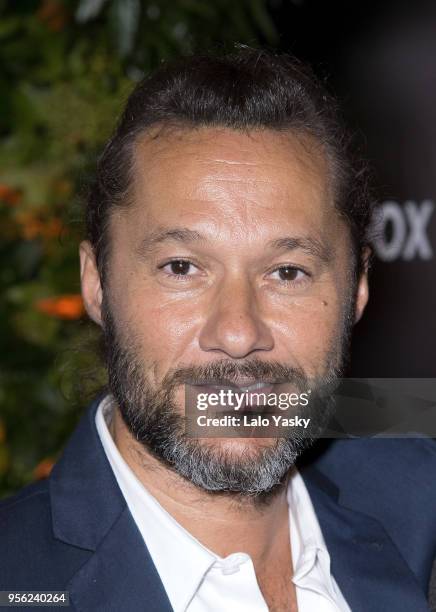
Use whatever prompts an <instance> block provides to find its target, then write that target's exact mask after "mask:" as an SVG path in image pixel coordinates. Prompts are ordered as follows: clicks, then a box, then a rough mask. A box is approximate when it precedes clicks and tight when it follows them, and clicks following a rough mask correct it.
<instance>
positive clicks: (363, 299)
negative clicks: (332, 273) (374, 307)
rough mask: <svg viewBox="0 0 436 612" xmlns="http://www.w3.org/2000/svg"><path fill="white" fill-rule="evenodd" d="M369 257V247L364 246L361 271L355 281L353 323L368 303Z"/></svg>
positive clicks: (360, 316) (358, 319)
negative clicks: (357, 279)
mask: <svg viewBox="0 0 436 612" xmlns="http://www.w3.org/2000/svg"><path fill="white" fill-rule="evenodd" d="M370 257H371V249H370V248H369V247H365V249H364V251H363V254H362V272H361V273H360V277H359V281H358V283H357V295H356V310H355V313H354V323H357V322H358V321H360V319H361V318H362V315H363V313H364V310H365V307H366V305H367V303H368V298H369V287H368V269H369V260H370Z"/></svg>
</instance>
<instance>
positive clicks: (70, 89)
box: [0, 0, 436, 496]
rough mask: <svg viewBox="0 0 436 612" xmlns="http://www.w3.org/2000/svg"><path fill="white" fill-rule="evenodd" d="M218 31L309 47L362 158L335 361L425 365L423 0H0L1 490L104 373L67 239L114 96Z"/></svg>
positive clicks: (428, 260)
mask: <svg viewBox="0 0 436 612" xmlns="http://www.w3.org/2000/svg"><path fill="white" fill-rule="evenodd" d="M235 41H237V42H242V43H246V44H250V45H252V46H258V45H267V46H268V47H269V48H276V49H279V50H282V51H290V52H293V53H295V54H296V55H297V56H298V57H300V58H301V59H304V60H307V61H309V62H310V63H311V64H312V66H313V68H314V70H315V72H316V73H317V74H318V75H319V76H320V77H321V78H323V79H324V78H326V79H327V82H328V85H329V88H330V89H331V90H332V91H333V92H334V93H335V94H336V95H337V96H338V97H339V99H340V101H341V105H342V107H343V110H344V114H345V116H346V118H347V121H348V123H349V124H350V125H351V126H352V127H353V129H354V130H355V131H356V132H357V133H358V134H360V136H361V141H362V147H363V152H364V155H365V157H367V158H368V159H369V160H370V162H371V163H372V165H373V167H374V171H375V179H376V180H375V184H376V194H377V199H378V200H379V207H378V209H379V220H378V239H377V240H376V242H375V244H374V247H375V251H376V255H377V256H376V260H375V262H374V268H373V271H372V274H371V279H370V290H371V296H370V302H369V305H368V308H367V311H366V313H365V315H364V317H363V319H362V321H361V322H360V323H359V324H358V325H357V327H356V330H355V337H354V341H353V358H352V372H351V374H352V375H353V376H356V377H385V378H386V377H432V376H435V375H436V359H435V357H436V349H435V338H436V333H435V332H436V318H435V307H436V290H435V277H436V274H435V273H436V265H435V260H434V248H435V244H436V221H435V214H434V210H433V209H434V201H435V199H436V193H435V192H436V176H435V175H436V172H435V170H436V127H435V126H436V122H435V119H434V113H435V109H436V6H435V3H434V2H426V1H424V0H415V1H414V2H402V1H401V0H397V1H392V2H389V1H387V0H385V1H383V0H379V1H378V2H375V1H373V2H369V1H366V2H362V1H361V2H358V1H354V2H335V1H326V0H318V1H315V0H311V1H309V0H294V1H293V2H291V0H281V1H280V0H271V1H270V2H267V1H264V0H240V1H239V2H234V0H233V1H230V0H214V1H213V2H211V3H204V2H196V1H194V0H190V1H188V0H171V1H169V0H168V1H165V0H159V1H142V2H140V0H106V1H104V0H80V1H78V0H23V1H22V2H7V1H5V0H0V287H1V292H0V343H1V345H0V355H1V357H0V496H1V495H6V494H8V493H11V492H13V491H14V490H16V489H17V488H19V487H21V486H22V485H23V484H25V483H27V482H29V481H31V480H33V479H35V478H41V477H44V476H46V475H47V474H48V473H49V471H50V469H51V466H52V464H53V462H54V461H55V460H56V458H57V456H58V454H59V452H60V450H61V448H62V445H63V443H64V441H65V439H66V438H67V437H68V436H69V434H70V432H71V430H72V428H73V427H74V424H75V423H76V422H77V419H78V418H79V416H80V414H81V412H82V411H83V409H84V407H85V406H86V402H87V400H88V398H89V396H90V395H92V389H93V388H94V387H97V386H98V384H100V383H102V382H104V371H103V370H102V368H101V367H100V366H99V365H98V362H97V361H96V358H95V354H94V352H93V344H95V342H96V340H97V334H96V330H95V329H94V328H93V327H92V326H91V325H90V324H89V323H88V322H87V320H86V317H85V316H84V310H83V304H82V302H81V299H80V285H79V268H78V256H77V246H78V242H79V240H80V238H81V236H82V231H83V227H82V224H81V217H82V213H81V211H82V200H83V197H82V196H83V193H84V189H85V188H86V184H87V181H88V180H89V177H90V176H91V175H92V171H93V167H94V163H95V159H96V156H97V155H98V153H99V151H100V150H101V147H102V145H103V143H104V141H105V139H106V138H107V137H108V135H109V133H110V130H111V129H112V127H113V124H114V120H115V118H116V117H117V115H118V113H119V112H120V109H121V108H122V105H123V102H124V100H125V99H126V96H127V95H128V93H129V91H130V90H131V88H132V87H133V85H134V83H135V82H136V81H137V80H138V79H139V78H140V77H141V76H142V75H143V74H144V73H145V72H147V71H148V70H150V69H151V68H153V67H155V66H156V65H157V64H158V62H159V61H160V59H162V58H168V57H174V56H177V55H180V54H182V53H188V52H190V51H191V50H193V49H197V50H198V49H200V50H201V49H209V48H211V47H212V46H217V45H218V46H219V45H222V44H225V45H227V46H230V45H231V43H232V42H235Z"/></svg>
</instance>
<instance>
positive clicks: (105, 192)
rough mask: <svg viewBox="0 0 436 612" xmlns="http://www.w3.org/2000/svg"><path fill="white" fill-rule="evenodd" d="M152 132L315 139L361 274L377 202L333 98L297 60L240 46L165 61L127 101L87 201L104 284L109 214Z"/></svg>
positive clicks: (122, 198) (124, 193)
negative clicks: (220, 131) (269, 133)
mask: <svg viewBox="0 0 436 612" xmlns="http://www.w3.org/2000/svg"><path fill="white" fill-rule="evenodd" d="M152 126H162V127H164V128H165V127H173V126H174V127H181V128H185V129H189V128H191V129H195V128H198V127H208V126H209V127H222V128H229V129H232V130H239V131H248V132H250V131H255V130H265V129H267V130H275V131H280V132H286V131H289V132H291V133H293V134H295V135H297V136H298V135H300V136H309V137H311V138H312V139H314V140H315V141H316V142H317V143H318V144H319V145H320V146H321V150H323V152H324V153H325V156H326V160H327V162H328V168H329V173H330V176H329V178H330V180H331V185H332V186H333V194H334V204H335V206H336V209H337V211H338V212H339V214H340V215H341V216H342V217H343V218H344V220H345V221H346V222H347V224H348V227H349V229H350V235H351V239H352V245H353V261H354V264H355V265H354V266H353V271H354V273H355V275H356V277H357V275H358V274H359V273H360V271H361V269H362V265H364V262H363V253H364V252H365V247H367V246H368V245H369V236H368V228H369V224H370V219H371V208H372V204H371V198H370V196H369V190H368V181H367V172H366V168H365V165H364V164H363V163H362V162H357V161H356V160H355V159H354V157H353V155H352V154H351V148H350V138H349V135H348V133H347V131H346V130H345V128H344V127H343V124H342V122H341V120H340V116H339V113H338V109H337V104H336V102H335V100H334V98H332V96H330V94H329V93H328V92H327V90H326V89H325V87H324V85H323V84H322V83H321V82H320V81H319V80H318V79H317V78H316V77H315V76H314V74H313V73H312V71H311V69H310V68H309V67H308V66H306V65H305V64H303V63H302V62H300V61H299V60H298V59H296V58H295V57H293V56H291V55H288V54H275V53H272V52H270V51H265V50H259V49H251V48H248V47H242V46H240V47H238V48H236V50H235V51H234V52H232V53H228V54H227V55H222V56H218V55H192V56H188V57H183V58H180V59H178V60H176V61H172V62H167V63H162V65H161V66H160V67H159V68H158V69H157V70H156V71H155V72H153V73H152V74H150V75H149V76H147V77H145V78H144V79H143V80H142V81H141V82H139V83H138V84H137V86H136V87H135V89H134V90H133V92H132V93H131V95H130V97H129V98H128V100H127V104H126V107H125V109H124V112H123V114H122V115H121V118H120V120H119V122H118V125H117V127H116V129H115V132H114V134H113V135H112V137H111V138H110V140H109V142H108V143H107V145H106V147H105V148H104V150H103V153H102V155H101V156H100V158H99V160H98V164H97V171H96V176H95V180H94V182H93V183H92V185H91V187H90V190H89V193H88V198H87V207H86V228H87V238H88V240H89V241H90V242H91V244H92V246H93V249H94V253H95V256H96V261H97V267H98V270H99V273H100V277H101V281H102V283H103V284H104V280H105V275H106V272H107V270H106V267H107V260H108V255H109V253H110V241H109V237H108V223H109V220H110V216H111V212H112V211H113V209H114V207H123V206H124V207H125V206H128V205H129V197H128V193H129V187H130V186H131V183H132V166H133V155H134V150H135V145H136V143H137V141H138V139H139V137H140V136H142V135H144V134H145V133H146V132H147V130H150V128H152ZM356 277H355V278H356Z"/></svg>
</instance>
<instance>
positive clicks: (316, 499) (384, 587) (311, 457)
mask: <svg viewBox="0 0 436 612" xmlns="http://www.w3.org/2000/svg"><path fill="white" fill-rule="evenodd" d="M99 399H100V398H98V399H97V400H96V401H95V402H94V403H93V404H92V405H91V406H90V408H89V409H88V410H87V412H86V413H85V415H84V416H83V418H82V420H81V421H80V423H79V425H78V427H77V429H76V430H75V432H74V433H73V435H72V437H71V439H70V441H69V442H68V444H67V446H66V448H65V450H64V453H63V455H62V457H61V459H60V460H59V461H58V463H57V464H56V466H55V467H54V469H53V471H52V473H51V475H50V477H49V478H48V479H47V480H44V481H40V482H38V483H35V484H32V485H30V486H28V487H26V488H24V489H23V490H22V491H21V492H19V493H18V494H17V495H16V496H14V497H12V498H10V499H6V500H3V501H2V502H1V503H0V590H46V591H47V590H57V591H59V590H62V591H69V593H70V604H71V608H70V609H73V610H79V611H83V612H96V611H102V612H103V611H104V612H112V611H113V612H121V611H123V612H139V611H149V612H170V611H171V609H172V608H171V605H170V603H169V600H168V597H167V595H166V592H165V588H164V586H163V584H162V582H161V580H160V578H159V575H158V573H157V571H156V568H155V566H154V564H153V562H152V560H151V557H150V555H149V552H148V550H147V548H146V546H145V544H144V542H143V540H142V538H141V535H140V533H139V531H138V529H137V527H136V525H135V523H134V521H133V519H132V516H131V514H130V512H129V510H128V508H127V506H126V502H125V500H124V498H123V495H122V494H121V491H120V489H119V487H118V485H117V482H116V480H115V477H114V475H113V473H112V470H111V467H110V465H109V463H108V460H107V458H106V455H105V453H104V450H103V447H102V445H101V443H100V439H99V437H98V433H97V430H96V426H95V421H94V418H95V412H96V409H97V405H98V400H99ZM299 467H300V471H301V474H302V476H303V478H304V481H305V483H306V486H307V488H308V490H309V494H310V496H311V499H312V501H313V504H314V507H315V511H316V514H317V516H318V520H319V522H320V525H321V529H322V532H323V534H324V537H325V540H326V543H327V547H328V550H329V552H330V556H331V569H332V573H333V575H334V577H335V579H336V581H337V583H338V584H339V586H340V588H341V590H342V592H343V594H344V597H345V598H346V600H347V601H348V603H349V605H350V607H351V610H352V611H353V612H424V611H427V612H428V610H429V607H428V604H427V600H426V593H427V588H428V583H429V577H430V571H431V565H432V561H433V558H434V556H435V551H436V512H435V510H436V488H435V484H434V483H435V473H436V444H435V442H434V441H433V440H431V439H407V440H406V439H403V440H393V439H389V440H387V439H384V440H382V439H354V440H340V441H334V442H332V443H329V444H326V443H325V442H320V444H319V445H317V448H316V449H315V450H314V451H312V452H311V453H309V454H307V455H306V457H305V461H304V462H303V461H302V462H301V463H300V465H299ZM170 552H171V551H168V553H169V554H170ZM186 562H187V563H189V559H187V560H186ZM59 609H61V608H59ZM62 609H65V608H62ZM29 610H30V608H29Z"/></svg>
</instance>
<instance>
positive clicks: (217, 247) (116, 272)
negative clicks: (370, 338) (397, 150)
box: [81, 128, 367, 603]
mask: <svg viewBox="0 0 436 612" xmlns="http://www.w3.org/2000/svg"><path fill="white" fill-rule="evenodd" d="M308 143H309V140H307V143H306V148H305V147H302V146H301V142H299V140H298V139H296V138H293V137H292V136H290V135H289V134H287V135H284V134H278V133H276V132H270V131H267V130H266V131H262V132H256V133H253V134H251V135H250V136H248V135H247V134H245V133H241V132H237V131H232V130H222V129H219V130H215V129H211V128H209V129H207V130H206V129H204V130H193V131H192V132H186V130H185V131H184V132H174V131H172V132H164V131H162V132H160V136H159V138H157V139H154V140H153V139H150V137H149V136H146V137H144V138H143V139H140V140H139V141H138V145H137V147H136V155H135V165H134V174H135V181H134V185H133V186H132V190H131V191H132V194H131V197H132V201H133V203H132V205H131V206H129V207H126V208H124V209H122V210H119V209H115V211H114V213H113V215H112V217H111V222H110V225H111V227H110V229H111V231H110V238H111V249H110V256H109V260H108V271H109V272H108V276H107V285H105V289H104V292H103V291H102V288H101V286H100V284H99V277H98V273H97V271H96V267H95V261H94V259H93V253H92V249H91V248H90V247H89V245H88V244H86V243H82V245H81V259H82V262H83V266H82V268H83V272H82V292H83V296H84V302H85V305H86V308H87V311H88V313H89V314H90V316H91V317H92V318H93V319H94V320H95V321H96V322H99V321H100V322H101V317H102V302H101V301H99V300H98V299H96V297H95V296H98V295H102V296H103V298H104V300H103V305H105V306H106V308H108V309H109V311H110V314H111V316H112V321H113V324H114V327H115V331H116V338H117V341H118V343H119V346H118V348H120V347H121V349H123V351H122V353H121V358H123V359H124V362H122V359H121V361H119V362H118V363H116V364H115V365H114V364H113V365H114V367H113V368H112V374H113V375H115V374H117V375H118V379H119V380H120V381H121V382H123V383H125V387H123V389H124V390H125V393H126V395H125V396H123V392H124V391H123V390H122V391H120V394H119V396H118V407H117V410H116V411H115V413H114V421H113V427H112V432H113V436H114V440H115V443H116V445H117V447H118V448H119V450H120V453H121V455H122V456H123V457H124V459H125V460H126V462H127V463H128V465H129V466H130V467H131V469H132V470H133V471H134V473H135V474H136V475H137V477H138V478H139V479H140V480H141V482H142V483H143V484H144V486H146V488H147V489H148V490H149V491H150V492H151V493H152V495H154V496H155V497H156V499H157V500H158V501H159V502H160V503H161V504H162V505H163V507H164V508H165V509H166V510H167V511H168V512H169V513H170V514H171V515H172V516H173V517H174V518H175V520H177V521H178V522H179V523H180V524H181V525H182V526H183V527H184V528H185V529H187V530H188V531H189V532H190V533H191V534H192V535H193V536H194V537H196V538H197V539H198V540H199V541H200V542H202V543H203V544H204V545H205V546H207V547H208V548H210V549H211V550H212V551H214V552H215V553H216V554H218V555H220V556H223V557H224V556H226V555H228V554H230V553H232V552H238V551H239V552H241V551H243V552H246V553H247V554H249V555H250V556H251V557H252V559H253V563H254V567H255V571H256V576H257V578H258V580H259V583H260V584H261V585H267V586H268V594H269V595H271V594H272V593H273V592H274V588H275V587H274V585H275V584H276V582H275V581H276V580H277V575H278V574H279V572H277V571H276V568H275V569H274V571H273V572H269V571H268V567H269V566H271V567H274V564H275V563H276V562H278V561H280V562H281V563H282V566H283V567H287V566H289V567H290V561H289V534H288V532H287V529H288V525H287V523H286V521H285V520H284V519H283V517H286V509H287V500H286V488H285V484H286V478H287V477H288V474H289V470H290V469H291V467H292V460H291V459H290V455H287V459H286V462H285V463H284V464H280V458H281V457H282V459H283V457H284V456H285V455H280V452H282V451H283V448H284V447H280V448H279V447H277V441H276V440H274V439H254V438H252V439H241V440H225V439H221V440H218V441H217V440H213V439H211V440H210V441H208V440H202V441H201V440H200V441H198V444H197V446H196V447H195V448H194V447H190V448H191V451H192V452H193V453H194V452H197V451H198V449H203V450H204V451H208V450H209V451H210V453H211V455H212V456H214V457H216V459H217V462H216V463H215V465H214V467H213V468H212V467H210V470H211V471H210V474H209V475H210V477H211V480H213V478H212V476H213V473H215V474H216V475H217V474H218V472H219V470H220V469H221V470H222V469H223V465H224V464H225V462H227V464H229V462H230V464H231V465H232V466H234V468H235V470H236V471H237V473H238V474H242V473H243V472H244V471H245V477H246V476H247V474H251V478H252V479H253V478H254V479H255V478H257V477H259V478H260V476H262V478H264V477H265V474H266V472H265V470H263V468H262V466H263V465H265V461H266V459H265V458H266V457H267V456H268V453H270V456H271V453H272V452H273V451H274V449H275V448H276V447H277V448H278V452H279V454H278V455H277V456H276V457H275V463H274V462H273V463H271V464H270V466H275V467H274V469H275V470H276V471H275V472H268V473H269V474H273V475H274V478H276V476H277V474H282V476H281V478H282V480H281V481H280V480H279V485H277V484H276V485H275V488H274V487H272V489H271V491H270V493H268V492H267V493H265V495H264V496H263V497H262V495H259V496H258V497H256V496H253V495H252V494H250V495H248V494H241V493H237V492H236V491H234V490H231V489H227V490H226V489H223V490H222V491H218V492H217V493H213V492H211V491H209V490H206V489H205V488H201V487H200V486H198V485H196V484H193V481H191V480H189V478H187V477H185V476H182V475H180V474H179V473H178V472H177V469H175V468H174V466H173V467H171V466H169V465H168V464H167V463H166V462H165V460H163V459H162V457H161V456H159V453H157V454H156V453H155V452H154V451H153V450H152V449H151V448H150V447H149V446H148V445H147V443H146V442H143V441H141V437H140V436H138V438H139V440H140V441H137V440H135V436H134V435H132V431H133V429H132V427H130V426H129V425H128V421H126V420H125V418H124V414H122V413H121V409H122V408H123V409H125V408H126V406H124V404H126V403H127V402H125V401H123V397H124V398H126V397H127V396H128V395H129V394H130V399H131V402H130V403H129V407H130V410H131V414H132V415H134V416H135V415H136V416H135V418H137V417H141V415H142V416H143V417H144V416H147V414H150V413H151V412H152V408H151V406H152V404H151V403H149V402H148V401H145V400H144V398H145V391H146V389H148V390H149V391H150V390H151V391H159V390H160V389H161V386H162V384H163V381H164V380H165V379H166V377H168V375H169V374H170V373H171V372H172V371H174V369H176V370H177V369H179V370H180V369H183V368H187V367H191V366H195V367H197V368H202V367H206V366H211V365H214V366H218V365H219V364H220V363H222V362H225V363H231V364H232V365H234V367H235V368H239V369H242V368H243V366H244V365H245V366H247V367H248V366H250V364H251V366H253V364H254V363H255V360H258V361H259V362H260V363H261V364H263V365H264V366H265V365H268V364H273V363H276V364H280V365H284V366H286V367H289V368H293V370H294V371H295V372H303V373H304V375H305V376H306V377H307V380H313V379H314V378H315V377H317V376H322V375H323V374H325V373H326V372H331V371H333V370H334V369H335V368H336V367H338V366H339V365H340V361H341V356H342V353H343V351H344V346H345V345H344V346H343V342H344V339H346V336H347V330H349V329H350V326H351V324H352V319H354V318H355V319H356V320H357V319H358V318H359V317H360V316H361V314H362V312H363V309H364V307H365V304H366V300H367V285H366V275H363V276H362V277H361V279H359V285H358V287H357V289H358V291H357V293H356V296H357V299H356V300H354V297H355V296H354V291H353V286H352V283H351V266H350V263H351V260H350V249H351V246H350V245H351V240H350V236H349V232H348V228H347V226H346V224H345V222H344V221H343V220H342V219H341V218H340V216H339V215H338V214H332V213H333V212H334V211H335V209H334V203H333V199H332V196H331V193H330V186H329V184H330V177H329V175H328V165H327V162H326V161H325V160H324V159H323V158H322V157H321V155H320V148H319V147H317V148H316V150H315V149H313V148H312V149H311V148H310V147H309V144H308ZM210 160H215V162H212V163H211V162H210ZM216 160H220V161H219V163H216ZM222 160H225V161H227V162H228V163H224V162H223V161H222ZM254 161H255V162H256V163H254ZM169 177H170V179H171V180H169ZM221 179H223V180H221ZM230 179H231V180H230ZM180 227H184V228H189V229H190V231H193V232H198V233H202V234H205V235H206V236H207V240H205V241H199V240H194V241H193V242H192V243H190V244H187V243H183V244H181V242H180V241H174V240H167V241H165V242H164V243H162V244H159V247H158V248H156V249H155V250H154V251H153V252H152V251H150V250H149V249H147V248H145V249H142V250H141V248H139V251H140V254H138V245H141V242H143V241H144V238H145V236H146V235H148V236H150V235H151V236H152V235H153V232H155V233H158V232H159V231H161V230H162V228H165V229H166V230H168V229H170V230H171V229H172V230H174V228H180ZM284 236H290V237H303V236H305V237H311V238H313V239H316V240H318V241H319V242H320V243H321V244H323V245H325V246H326V247H327V250H326V253H327V252H328V253H329V257H325V258H324V259H325V261H324V263H322V262H321V259H322V258H320V257H319V255H320V253H318V256H315V254H314V253H312V255H309V254H308V253H307V252H304V251H303V250H302V249H301V248H299V249H295V250H294V251H292V252H286V253H284V252H280V253H277V252H273V251H271V250H269V249H267V248H266V245H267V243H268V242H271V241H274V240H278V239H280V238H282V237H284ZM143 246H144V245H143ZM172 258H182V259H184V260H189V261H193V262H194V263H195V266H197V264H198V269H199V270H200V271H201V273H199V274H198V275H197V274H196V273H195V271H194V272H192V276H189V278H188V279H184V280H180V279H177V280H176V279H175V278H173V276H172V275H171V274H170V275H168V273H167V272H164V271H163V269H162V268H161V267H160V266H161V265H162V264H164V263H166V262H167V261H169V260H170V259H172ZM285 264H286V265H292V266H296V267H300V266H301V268H302V269H306V268H307V269H308V271H309V272H310V275H307V277H306V276H304V275H303V277H302V278H303V279H304V281H302V282H301V283H300V284H296V283H290V284H287V285H284V284H283V283H282V282H281V281H279V279H278V277H277V274H276V269H277V267H278V266H280V265H285ZM273 271H274V272H273ZM327 305H328V308H327V307H326V306H327ZM108 320H109V319H108V318H107V317H106V319H103V324H105V325H106V329H105V334H106V336H107V337H108V334H109V330H110V328H109V326H108V325H107V322H108ZM105 322H106V323H105ZM112 341H113V338H112ZM112 348H114V345H113V344H112ZM112 356H113V355H112ZM251 366H250V367H251ZM239 369H238V370H237V371H239ZM126 374H128V375H127V376H125V375H126ZM123 376H124V378H123ZM147 397H148V396H147ZM150 397H152V398H153V399H154V400H155V399H156V397H155V396H153V394H152V395H151V396H150ZM183 397H184V395H183V387H182V386H179V387H176V388H175V390H174V396H173V398H172V399H173V403H172V404H170V403H165V402H166V400H165V397H164V401H162V402H160V403H159V402H158V403H157V406H158V407H159V409H162V410H164V409H165V407H168V406H171V407H172V408H171V409H172V410H174V413H175V414H183V406H184V400H183ZM133 400H134V401H133ZM135 409H136V413H135ZM147 411H148V412H147ZM159 414H163V412H162V413H158V414H157V416H158V417H159ZM302 416H304V415H302ZM157 423H160V421H159V420H158V421H157ZM143 433H144V432H143ZM145 433H146V432H145ZM178 448H179V450H184V449H185V450H186V448H185V447H184V446H183V439H178ZM280 449H282V450H280ZM191 451H188V455H186V454H185V458H186V457H187V458H188V459H189V452H191ZM192 456H194V457H196V458H197V459H198V457H199V456H200V455H198V452H197V454H196V455H192ZM179 458H180V455H179ZM224 460H225V461H224ZM207 465H209V466H211V465H212V463H210V464H207ZM191 467H192V466H191ZM198 468H199V466H198V465H197V466H196V469H197V470H198ZM213 470H216V472H213ZM238 470H239V471H238ZM218 475H219V474H218ZM241 478H242V477H241ZM274 478H273V480H274ZM273 480H268V481H267V480H265V481H263V482H269V485H268V486H270V485H271V483H272V482H273ZM241 482H242V484H244V482H245V486H247V481H243V479H242V481H241ZM254 484H256V482H254ZM232 486H234V485H232ZM250 486H253V480H250ZM265 486H267V485H265ZM271 486H272V485H271ZM267 491H268V490H267ZM275 527H277V529H275ZM271 530H273V533H274V534H275V537H276V539H274V538H272V537H271V536H272V531H271ZM253 534H254V535H253ZM286 542H288V543H287V544H286ZM283 543H285V544H283ZM276 588H277V589H279V590H280V589H282V586H280V585H278V584H276ZM269 601H271V600H269ZM268 603H269V602H268Z"/></svg>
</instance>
